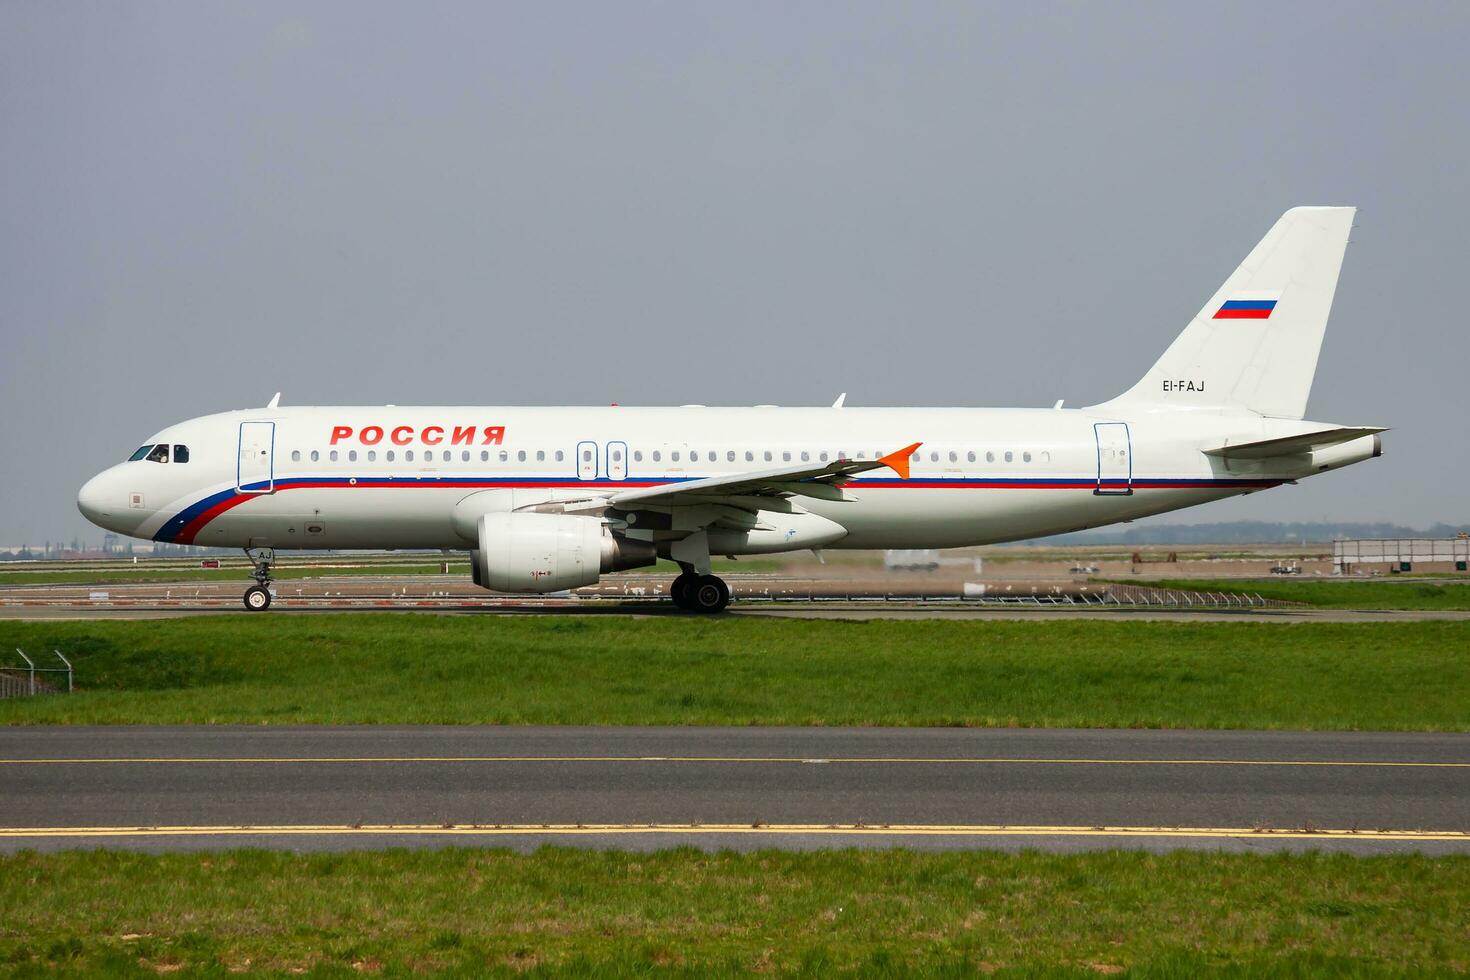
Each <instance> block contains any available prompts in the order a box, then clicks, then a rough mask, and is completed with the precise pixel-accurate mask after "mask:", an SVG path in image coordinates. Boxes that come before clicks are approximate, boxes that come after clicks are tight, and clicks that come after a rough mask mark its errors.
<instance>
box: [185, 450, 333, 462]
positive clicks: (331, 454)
mask: <svg viewBox="0 0 1470 980" xmlns="http://www.w3.org/2000/svg"><path fill="white" fill-rule="evenodd" d="M175 455H177V454H175ZM327 458H328V459H330V460H331V461H332V462H334V463H335V462H337V450H335V449H333V450H332V451H331V452H330V453H327Z"/></svg>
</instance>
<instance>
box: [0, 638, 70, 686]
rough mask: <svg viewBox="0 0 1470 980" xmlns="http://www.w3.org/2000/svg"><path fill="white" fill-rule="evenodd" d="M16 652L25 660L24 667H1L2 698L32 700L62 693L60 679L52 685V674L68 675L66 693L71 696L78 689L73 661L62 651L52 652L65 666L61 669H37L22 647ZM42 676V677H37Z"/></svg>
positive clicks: (56, 679)
mask: <svg viewBox="0 0 1470 980" xmlns="http://www.w3.org/2000/svg"><path fill="white" fill-rule="evenodd" d="M15 652H16V653H18V654H19V655H20V659H22V660H24V661H25V663H26V665H25V666H24V667H0V698H30V697H36V696H37V695H40V694H59V693H61V683H60V678H55V681H56V682H55V683H52V678H51V677H50V676H49V675H51V674H65V675H66V693H68V694H70V693H71V692H72V691H74V690H75V689H76V677H75V671H73V670H72V665H71V661H70V660H68V659H66V657H65V655H63V654H62V652H61V651H60V650H52V651H51V653H52V654H53V655H54V656H55V657H56V659H57V660H60V661H61V662H62V664H63V665H64V666H61V667H37V666H36V662H35V661H34V660H32V659H31V658H30V656H29V655H27V654H26V652H25V651H24V650H22V649H21V648H20V647H16V648H15ZM37 674H40V675H42V676H40V677H37V676H36V675H37Z"/></svg>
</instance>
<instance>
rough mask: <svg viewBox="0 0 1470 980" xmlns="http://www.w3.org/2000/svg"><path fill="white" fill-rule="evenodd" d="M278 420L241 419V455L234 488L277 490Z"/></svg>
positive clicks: (264, 490)
mask: <svg viewBox="0 0 1470 980" xmlns="http://www.w3.org/2000/svg"><path fill="white" fill-rule="evenodd" d="M275 452H276V423H274V422H241V423H240V459H239V462H238V463H237V464H236V467H235V489H236V490H239V491H240V492H241V493H274V492H275V489H276V469H275Z"/></svg>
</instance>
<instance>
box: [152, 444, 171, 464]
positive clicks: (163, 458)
mask: <svg viewBox="0 0 1470 980" xmlns="http://www.w3.org/2000/svg"><path fill="white" fill-rule="evenodd" d="M148 462H150V463H167V462H168V443H166V442H160V443H159V444H158V445H156V446H154V447H153V452H151V453H149V454H148Z"/></svg>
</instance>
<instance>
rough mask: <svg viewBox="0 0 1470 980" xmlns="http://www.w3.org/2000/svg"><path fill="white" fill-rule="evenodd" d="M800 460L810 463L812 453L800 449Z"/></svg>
mask: <svg viewBox="0 0 1470 980" xmlns="http://www.w3.org/2000/svg"><path fill="white" fill-rule="evenodd" d="M801 461H802V462H803V463H810V462H811V461H812V454H811V453H809V452H807V451H806V450H805V449H803V450H802V451H801Z"/></svg>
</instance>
